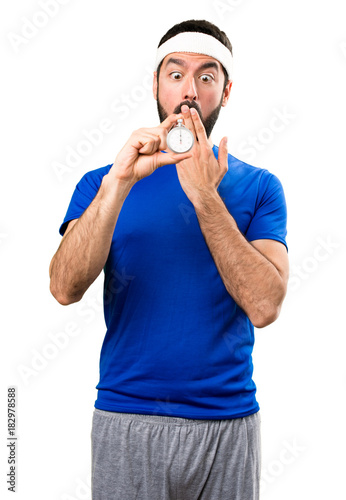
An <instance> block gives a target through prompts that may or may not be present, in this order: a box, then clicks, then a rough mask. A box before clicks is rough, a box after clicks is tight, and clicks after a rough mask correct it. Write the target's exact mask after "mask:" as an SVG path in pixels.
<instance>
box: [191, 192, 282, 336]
mask: <svg viewBox="0 0 346 500" xmlns="http://www.w3.org/2000/svg"><path fill="white" fill-rule="evenodd" d="M195 209H196V214H197V217H198V222H199V225H200V227H201V231H202V233H203V236H204V238H205V241H206V243H207V245H208V248H209V250H210V253H211V255H212V257H213V259H214V262H215V265H216V267H217V269H218V271H219V273H220V276H221V279H222V281H223V283H224V285H225V287H226V289H227V291H228V293H229V294H230V295H231V296H232V297H233V299H234V300H235V302H236V303H237V304H238V305H239V306H240V307H241V308H242V309H243V310H244V311H245V312H246V314H247V315H248V317H249V319H250V321H251V322H252V323H253V325H254V326H256V327H257V328H262V327H264V326H267V325H269V324H270V323H272V322H273V321H275V320H276V319H277V317H278V316H279V313H280V309H281V305H282V302H283V300H284V297H285V295H286V290H287V281H288V258H287V250H286V247H285V246H284V245H283V244H282V243H280V242H278V241H274V240H256V241H253V242H252V244H251V243H249V242H248V241H247V240H246V239H245V238H244V236H243V235H242V234H241V232H240V231H239V229H238V227H237V224H236V222H235V220H234V219H233V217H232V216H231V214H230V213H229V212H228V210H227V208H226V206H225V205H224V203H223V201H222V200H221V198H220V196H219V194H218V193H217V191H215V192H214V193H213V194H210V196H208V197H206V196H205V197H204V198H203V199H200V201H199V203H197V202H196V204H195Z"/></svg>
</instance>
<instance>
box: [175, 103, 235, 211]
mask: <svg viewBox="0 0 346 500" xmlns="http://www.w3.org/2000/svg"><path fill="white" fill-rule="evenodd" d="M181 109H182V112H183V113H182V114H183V118H184V125H185V126H186V127H187V128H188V129H190V130H191V132H192V133H193V134H194V136H195V143H194V145H193V147H192V149H191V150H190V153H192V157H191V158H188V159H185V160H183V161H182V162H181V163H179V165H177V174H178V177H179V181H180V184H181V187H182V188H183V190H184V191H185V194H186V196H187V197H188V198H189V200H190V201H191V202H192V203H193V204H194V205H195V204H196V203H198V201H200V200H201V198H203V196H206V195H209V194H213V193H215V192H216V190H217V188H218V186H219V184H220V182H221V180H222V178H223V177H224V175H225V174H226V172H227V170H228V151H227V137H223V138H222V139H221V142H220V145H219V155H218V159H216V158H215V155H214V152H213V149H212V147H211V146H210V144H209V142H208V138H207V134H206V132H205V128H204V126H203V123H202V120H201V118H200V116H199V114H198V112H197V111H196V110H195V109H194V108H189V107H188V106H186V105H184V106H182V108H181ZM196 139H197V140H196Z"/></svg>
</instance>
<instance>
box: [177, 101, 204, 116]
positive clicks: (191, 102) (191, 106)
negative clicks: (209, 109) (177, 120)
mask: <svg viewBox="0 0 346 500" xmlns="http://www.w3.org/2000/svg"><path fill="white" fill-rule="evenodd" d="M183 104H186V106H188V107H189V108H195V110H196V111H197V112H198V114H199V116H200V117H201V119H202V111H201V109H200V107H199V106H198V104H197V103H196V102H195V101H182V102H181V103H180V104H178V106H176V107H175V108H174V111H173V113H174V114H175V115H177V114H179V113H181V107H182V106H183Z"/></svg>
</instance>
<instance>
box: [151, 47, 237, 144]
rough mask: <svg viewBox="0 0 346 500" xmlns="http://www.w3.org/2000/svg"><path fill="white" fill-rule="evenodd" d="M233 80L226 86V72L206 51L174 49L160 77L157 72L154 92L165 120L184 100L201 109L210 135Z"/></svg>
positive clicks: (179, 110)
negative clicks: (178, 50)
mask: <svg viewBox="0 0 346 500" xmlns="http://www.w3.org/2000/svg"><path fill="white" fill-rule="evenodd" d="M231 86H232V83H231V82H228V83H227V85H226V88H225V90H224V91H223V88H224V73H223V70H222V66H221V64H220V63H219V61H217V60H216V59H214V58H212V57H210V56H206V55H203V54H195V53H183V52H174V53H172V54H168V55H167V56H166V57H165V58H164V60H163V62H162V65H161V69H160V75H159V81H158V80H157V72H155V73H154V85H153V93H154V98H155V99H156V100H157V108H158V113H159V117H160V121H161V122H162V121H163V120H164V119H165V118H166V117H167V116H168V115H170V114H172V113H180V112H181V106H182V104H187V105H188V106H189V107H194V108H196V109H197V111H198V113H199V115H200V117H201V120H202V123H203V125H204V128H205V130H206V134H207V137H208V138H209V136H210V134H211V131H212V129H213V127H214V125H215V122H216V120H217V118H218V116H219V112H220V109H221V107H222V106H226V104H227V101H228V98H229V93H230V90H231Z"/></svg>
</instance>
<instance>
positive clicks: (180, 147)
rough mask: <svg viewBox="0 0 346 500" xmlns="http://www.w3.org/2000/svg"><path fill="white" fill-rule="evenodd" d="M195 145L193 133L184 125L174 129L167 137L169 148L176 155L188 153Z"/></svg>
mask: <svg viewBox="0 0 346 500" xmlns="http://www.w3.org/2000/svg"><path fill="white" fill-rule="evenodd" d="M193 143H194V137H193V134H192V132H191V131H190V130H189V129H188V128H186V127H184V126H183V125H180V126H177V127H174V128H173V129H172V130H171V131H170V132H169V133H168V135H167V146H168V147H169V149H171V150H172V151H173V152H174V153H187V151H190V149H191V148H192V146H193Z"/></svg>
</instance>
